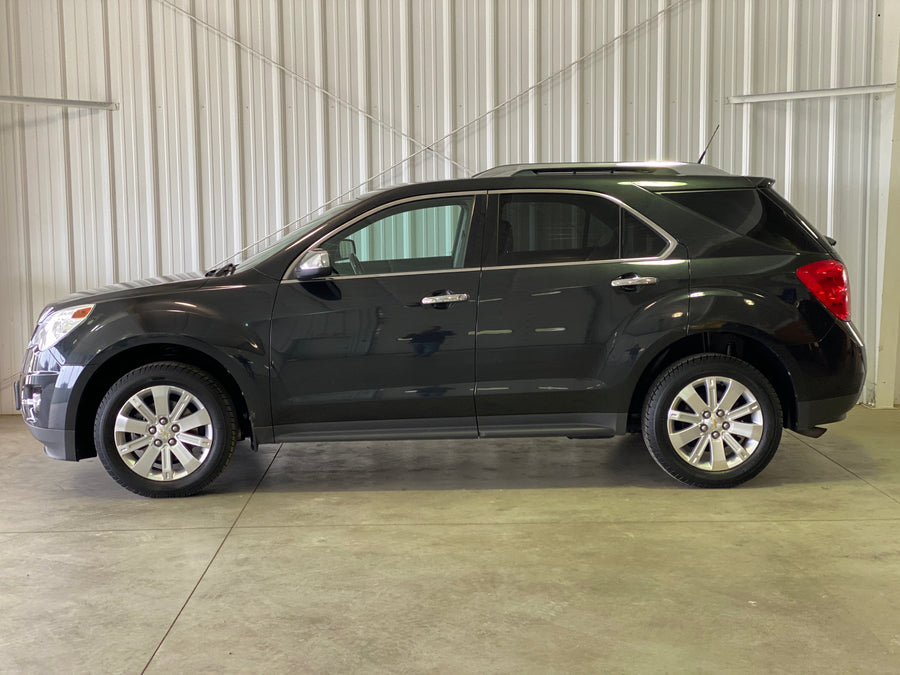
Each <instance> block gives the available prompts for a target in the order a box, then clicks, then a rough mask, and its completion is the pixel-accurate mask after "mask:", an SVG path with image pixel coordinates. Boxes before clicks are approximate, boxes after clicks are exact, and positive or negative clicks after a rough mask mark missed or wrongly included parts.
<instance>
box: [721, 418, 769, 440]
mask: <svg viewBox="0 0 900 675" xmlns="http://www.w3.org/2000/svg"><path fill="white" fill-rule="evenodd" d="M729 431H730V432H731V433H732V434H734V435H735V436H743V437H744V438H752V439H753V440H754V441H758V440H760V439H761V438H762V431H763V427H762V424H747V423H746V422H732V424H731V429H729Z"/></svg>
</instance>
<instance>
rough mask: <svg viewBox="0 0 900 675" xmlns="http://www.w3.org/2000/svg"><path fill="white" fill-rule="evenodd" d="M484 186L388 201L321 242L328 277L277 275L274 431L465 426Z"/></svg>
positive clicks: (400, 432)
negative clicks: (478, 191) (467, 191)
mask: <svg viewBox="0 0 900 675" xmlns="http://www.w3.org/2000/svg"><path fill="white" fill-rule="evenodd" d="M484 205H485V197H484V195H483V194H481V195H478V194H450V195H444V196H437V197H426V198H414V199H407V200H403V201H402V202H399V203H392V204H389V205H385V206H384V207H381V208H380V209H378V210H377V211H375V212H373V213H370V214H368V215H365V216H363V217H361V218H360V219H358V220H355V221H352V222H350V223H348V224H347V225H346V226H344V227H343V228H340V229H339V230H338V231H337V232H335V233H334V234H332V235H331V236H329V237H328V238H327V239H326V240H324V241H322V242H320V243H319V244H318V246H319V247H320V248H324V249H325V250H327V251H328V252H329V254H330V256H331V260H332V263H333V267H334V272H333V274H332V275H330V276H329V277H327V278H324V279H316V280H312V281H305V282H300V281H296V280H293V279H286V280H284V281H282V282H281V285H280V287H279V290H278V295H277V298H276V301H275V310H274V314H273V320H272V352H273V358H272V377H271V382H272V409H273V422H274V425H275V432H276V435H277V437H278V438H279V439H280V440H291V439H296V440H302V439H306V438H328V437H340V438H353V437H355V436H358V437H360V438H392V437H402V436H408V435H414V434H418V435H422V436H428V435H434V436H459V437H473V436H475V435H476V431H475V406H474V393H473V392H474V377H475V310H476V298H477V296H478V283H479V275H480V269H479V258H480V255H481V236H482V230H483V213H484Z"/></svg>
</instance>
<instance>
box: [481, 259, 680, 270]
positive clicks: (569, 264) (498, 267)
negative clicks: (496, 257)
mask: <svg viewBox="0 0 900 675" xmlns="http://www.w3.org/2000/svg"><path fill="white" fill-rule="evenodd" d="M629 262H633V263H663V262H665V263H681V262H685V259H682V258H609V259H608V260H570V261H569V262H553V263H532V264H530V265H490V266H487V265H486V266H485V267H482V268H481V269H483V270H524V269H532V268H535V267H562V266H567V267H572V266H573V265H610V264H612V263H619V264H621V263H629Z"/></svg>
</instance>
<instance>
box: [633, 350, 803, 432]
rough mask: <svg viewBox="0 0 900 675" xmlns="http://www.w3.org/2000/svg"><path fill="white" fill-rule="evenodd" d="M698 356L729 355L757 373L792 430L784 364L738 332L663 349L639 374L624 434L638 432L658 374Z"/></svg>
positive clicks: (791, 392)
mask: <svg viewBox="0 0 900 675" xmlns="http://www.w3.org/2000/svg"><path fill="white" fill-rule="evenodd" d="M702 353H709V354H724V355H727V356H733V357H735V358H738V359H741V360H742V361H745V362H746V363H748V364H749V365H751V366H753V367H754V368H756V369H757V370H758V371H760V372H761V373H762V374H763V375H764V376H765V378H766V379H767V380H769V382H770V383H771V384H772V388H773V389H774V390H775V393H776V394H777V395H778V400H779V402H780V403H781V411H782V423H783V425H784V427H785V428H787V429H793V428H795V427H796V423H797V394H796V389H795V387H794V382H793V380H792V378H791V375H790V371H789V370H788V368H787V367H786V366H785V365H784V362H783V361H782V360H781V359H780V358H779V357H778V355H777V354H776V353H775V352H774V351H772V349H771V348H770V347H769V346H767V345H766V344H765V343H764V342H762V341H761V340H758V339H755V338H753V337H750V336H748V335H742V334H739V333H730V332H699V333H693V334H691V335H687V336H685V337H683V338H681V339H679V340H677V341H675V342H673V343H671V344H670V345H668V346H667V347H665V348H664V349H663V350H661V351H660V353H659V354H657V355H656V357H655V358H654V359H653V360H652V361H651V362H650V364H649V365H648V366H647V367H646V368H645V369H644V371H643V372H642V373H641V376H640V378H639V379H638V382H637V384H636V385H635V388H634V391H633V393H632V396H631V402H630V404H629V406H628V426H627V428H628V431H631V432H637V431H640V428H641V414H642V411H643V407H644V401H645V400H646V398H647V394H648V393H649V391H650V387H651V385H652V384H653V382H654V380H656V378H657V377H658V376H659V374H660V373H662V372H663V371H664V370H665V369H666V368H668V367H669V366H670V365H672V364H673V363H675V362H676V361H678V360H680V359H683V358H685V357H688V356H692V355H694V354H702Z"/></svg>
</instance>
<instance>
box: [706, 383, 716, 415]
mask: <svg viewBox="0 0 900 675" xmlns="http://www.w3.org/2000/svg"><path fill="white" fill-rule="evenodd" d="M718 401H719V392H717V391H716V378H714V377H707V378H706V403H707V405H708V406H709V407H710V409H711V410H715V409H716V407H717V406H718V404H719V403H718Z"/></svg>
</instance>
